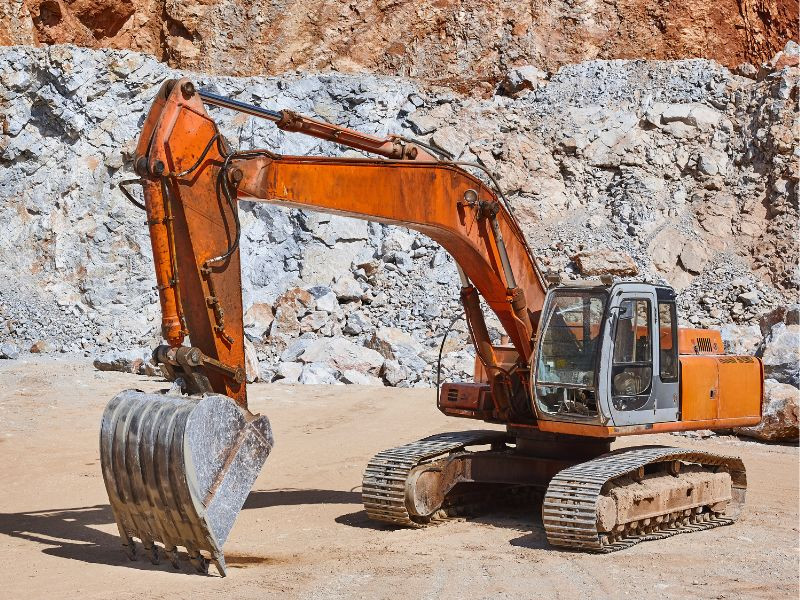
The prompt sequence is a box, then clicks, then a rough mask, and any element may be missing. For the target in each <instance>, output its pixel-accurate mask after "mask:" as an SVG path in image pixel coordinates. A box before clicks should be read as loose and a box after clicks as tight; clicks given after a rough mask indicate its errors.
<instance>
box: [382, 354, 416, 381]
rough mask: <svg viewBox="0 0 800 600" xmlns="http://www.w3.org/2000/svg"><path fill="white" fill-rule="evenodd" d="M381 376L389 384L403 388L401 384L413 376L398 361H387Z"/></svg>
mask: <svg viewBox="0 0 800 600" xmlns="http://www.w3.org/2000/svg"><path fill="white" fill-rule="evenodd" d="M381 376H382V377H383V380H384V381H385V382H386V383H387V384H389V385H391V386H396V387H402V386H401V384H402V383H403V382H405V381H406V380H407V379H408V378H409V377H410V376H411V371H409V369H407V368H406V367H404V366H403V365H401V364H400V363H399V362H397V361H396V360H387V361H386V362H385V363H384V364H383V369H382V371H381Z"/></svg>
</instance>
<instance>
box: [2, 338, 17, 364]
mask: <svg viewBox="0 0 800 600" xmlns="http://www.w3.org/2000/svg"><path fill="white" fill-rule="evenodd" d="M0 358H7V359H10V360H14V359H15V358H19V348H17V346H16V344H13V343H11V342H3V343H0Z"/></svg>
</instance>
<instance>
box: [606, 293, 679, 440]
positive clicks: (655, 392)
mask: <svg viewBox="0 0 800 600" xmlns="http://www.w3.org/2000/svg"><path fill="white" fill-rule="evenodd" d="M619 287H620V288H621V289H619V290H618V291H617V293H616V294H614V297H613V299H612V306H611V311H610V314H611V315H612V317H611V319H612V320H611V340H610V344H609V345H608V346H607V348H608V350H607V352H606V353H605V360H604V361H603V362H604V366H605V369H604V371H605V378H606V384H607V387H606V389H607V390H608V405H609V408H610V411H611V415H612V420H613V422H614V424H615V425H616V426H624V425H645V424H648V423H657V422H663V421H673V420H676V419H677V412H678V411H677V408H678V407H677V404H678V396H677V392H678V384H677V376H676V377H675V381H674V382H672V381H663V380H662V379H661V366H662V365H661V362H662V359H661V355H662V354H663V352H662V349H664V350H667V352H670V350H669V348H670V344H671V347H672V348H673V350H674V349H675V343H674V336H673V335H672V333H670V334H669V335H666V334H665V335H664V336H662V335H661V329H662V328H663V327H667V328H669V329H670V330H671V329H672V328H674V327H675V326H676V323H675V318H674V303H673V310H672V312H671V313H669V314H668V313H664V312H663V309H660V308H659V302H658V298H657V294H656V289H655V287H654V286H652V285H647V284H628V285H624V284H623V285H622V286H619ZM668 316H669V317H671V319H669V318H667V317H668ZM659 317H660V318H659ZM665 356H668V354H665ZM669 356H671V355H669ZM675 358H677V357H675ZM668 360H669V358H665V359H664V362H665V367H666V366H667V365H666V362H667V361H668ZM667 375H669V369H667ZM667 379H669V377H668V378H667ZM672 388H674V390H673V389H672ZM673 394H674V395H673Z"/></svg>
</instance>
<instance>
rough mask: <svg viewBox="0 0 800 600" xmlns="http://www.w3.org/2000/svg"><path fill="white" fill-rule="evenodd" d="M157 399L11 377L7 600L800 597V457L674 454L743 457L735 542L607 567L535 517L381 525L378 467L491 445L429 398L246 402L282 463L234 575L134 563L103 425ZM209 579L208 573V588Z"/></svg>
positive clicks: (725, 532)
mask: <svg viewBox="0 0 800 600" xmlns="http://www.w3.org/2000/svg"><path fill="white" fill-rule="evenodd" d="M163 386H164V384H163V383H161V382H158V381H156V380H153V379H147V378H144V377H137V376H133V375H125V374H120V373H99V372H96V371H94V370H93V369H92V367H91V366H90V365H89V364H88V363H87V362H78V361H74V360H73V361H56V360H52V359H49V360H48V359H39V360H37V361H36V362H32V361H0V474H1V475H2V477H1V478H0V563H1V564H2V566H3V575H2V579H0V597H3V598H48V599H55V598H62V597H63V598H75V597H79V598H137V599H138V598H206V597H208V598H221V597H226V598H227V597H237V598H270V597H281V598H287V597H288V598H502V597H509V598H534V597H536V598H582V599H585V598H617V597H619V598H624V597H631V598H636V597H645V598H652V597H658V598H684V599H685V598H797V597H798V594H799V593H800V590H799V589H798V452H797V448H796V447H791V446H766V445H760V444H757V443H753V442H745V441H739V440H736V439H732V438H716V439H713V440H705V441H695V440H689V439H686V438H683V437H675V436H669V435H662V436H648V437H647V438H639V440H632V439H629V440H626V441H625V442H624V443H627V444H630V443H638V442H639V441H641V442H647V443H663V444H668V445H683V446H690V447H698V448H702V449H707V450H711V451H717V452H724V453H730V454H738V455H740V456H742V457H743V458H744V461H745V464H746V466H747V471H748V479H749V483H750V487H749V491H748V498H747V506H746V509H745V511H744V513H743V516H742V518H741V519H740V521H739V522H738V523H737V524H736V525H734V526H731V527H722V528H718V529H714V530H710V531H705V532H700V533H693V534H687V535H682V536H677V537H673V538H671V539H668V540H664V541H660V542H649V543H643V544H640V545H638V546H636V547H634V548H631V549H629V550H626V551H624V552H619V553H616V554H612V555H607V556H596V555H586V554H580V553H574V552H564V551H559V550H555V549H553V548H550V547H548V545H547V542H546V540H545V538H544V534H543V531H542V525H541V519H540V518H539V516H538V515H537V513H538V509H539V507H538V506H531V507H530V509H529V510H517V511H513V512H510V511H508V510H507V511H506V512H500V513H499V514H493V515H491V516H484V517H480V518H475V519H470V520H467V521H454V522H448V523H445V524H442V525H439V526H436V527H432V528H428V529H425V530H403V529H392V528H388V527H383V526H380V525H375V524H372V523H371V522H370V521H368V520H367V519H366V516H365V514H364V512H363V511H362V508H361V505H360V495H359V490H360V488H359V485H360V481H361V470H362V468H363V466H364V465H365V463H366V462H367V460H368V459H369V457H370V456H371V455H373V454H374V453H375V452H377V451H378V450H381V449H383V448H385V447H389V446H393V445H396V444H400V443H404V442H407V441H411V440H414V439H417V438H420V437H423V436H426V435H430V434H432V433H436V432H440V431H448V430H458V429H465V428H481V427H483V424H482V423H479V422H470V421H458V420H455V419H448V418H447V417H444V416H442V415H441V414H439V413H438V412H437V410H436V408H435V405H434V402H433V392H432V390H429V389H428V390H393V389H389V388H386V389H379V388H367V387H355V386H346V387H345V386H331V387H327V386H320V387H307V386H306V387H303V386H280V385H255V386H252V387H251V407H252V409H253V410H255V411H259V412H262V413H265V414H267V415H268V416H269V418H270V420H271V422H272V425H273V429H274V431H275V438H276V447H275V449H274V450H273V453H272V455H271V456H270V458H269V460H268V461H267V464H266V466H265V468H264V470H263V472H262V473H261V476H260V477H259V478H258V481H257V482H256V485H255V487H254V489H253V492H252V493H251V494H250V497H249V499H248V501H247V504H246V505H245V509H244V510H243V511H242V513H241V514H240V516H239V519H238V521H237V522H236V525H235V527H234V529H233V531H232V532H231V535H230V537H229V541H228V543H227V544H226V546H225V552H226V558H227V561H228V564H229V566H230V567H231V568H230V569H229V576H228V577H227V578H225V579H223V578H220V577H216V576H209V577H203V576H199V575H196V574H194V573H191V572H190V570H189V569H188V568H187V569H185V570H183V571H179V572H175V571H173V570H172V568H171V566H169V564H168V563H167V562H164V563H162V564H161V565H159V566H155V567H154V566H152V565H151V564H150V563H149V562H147V561H146V560H144V559H141V560H140V561H137V562H130V561H129V560H128V559H127V558H126V557H125V555H124V554H123V552H122V550H121V548H120V546H119V541H118V537H117V535H116V527H115V525H114V524H113V519H112V516H111V511H110V508H109V506H108V502H107V498H106V494H105V488H104V486H103V480H102V477H101V475H100V467H99V456H98V449H97V437H98V426H99V422H100V416H101V413H102V410H103V407H104V405H105V403H106V402H107V401H108V400H109V399H110V398H111V397H112V396H113V395H114V394H115V393H116V392H117V391H119V390H121V389H124V388H130V387H137V388H140V389H145V390H153V389H157V388H159V387H163ZM213 573H214V570H213V567H212V574H213Z"/></svg>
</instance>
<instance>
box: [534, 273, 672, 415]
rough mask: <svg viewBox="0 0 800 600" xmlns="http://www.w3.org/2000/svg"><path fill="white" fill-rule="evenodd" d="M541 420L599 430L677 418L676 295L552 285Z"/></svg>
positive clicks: (538, 396)
mask: <svg viewBox="0 0 800 600" xmlns="http://www.w3.org/2000/svg"><path fill="white" fill-rule="evenodd" d="M537 339H538V351H537V353H536V356H537V360H536V363H535V365H534V377H533V388H534V390H533V394H532V397H533V398H534V402H535V410H536V413H537V417H538V418H539V419H543V420H555V421H573V422H580V423H586V424H592V425H614V426H623V425H637V424H647V423H658V422H667V421H676V420H678V411H679V400H678V395H679V389H678V385H679V384H678V324H677V318H676V310H675V292H674V291H673V290H672V288H669V287H666V286H657V285H653V284H649V283H639V282H620V283H615V284H613V285H604V284H599V283H598V284H594V283H585V282H583V283H579V284H572V285H559V286H558V287H555V288H551V289H550V290H549V291H548V293H547V298H546V299H545V305H544V309H543V310H542V318H541V320H540V325H539V335H538V337H537Z"/></svg>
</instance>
